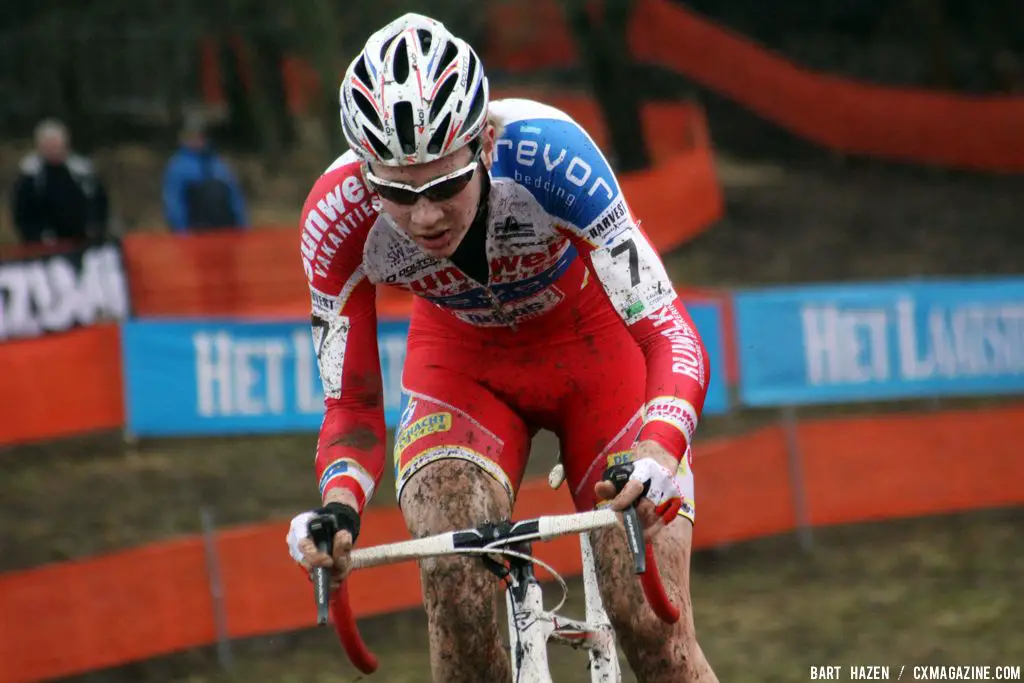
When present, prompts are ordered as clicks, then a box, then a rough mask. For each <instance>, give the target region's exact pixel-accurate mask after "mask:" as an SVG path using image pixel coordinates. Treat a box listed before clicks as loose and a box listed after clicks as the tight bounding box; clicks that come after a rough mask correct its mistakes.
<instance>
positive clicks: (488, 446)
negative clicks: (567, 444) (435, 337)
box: [394, 356, 530, 507]
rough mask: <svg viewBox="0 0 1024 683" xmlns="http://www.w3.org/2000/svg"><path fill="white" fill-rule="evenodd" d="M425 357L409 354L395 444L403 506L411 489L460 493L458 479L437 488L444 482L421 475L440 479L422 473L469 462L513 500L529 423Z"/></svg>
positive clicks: (523, 462)
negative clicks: (429, 361)
mask: <svg viewBox="0 0 1024 683" xmlns="http://www.w3.org/2000/svg"><path fill="white" fill-rule="evenodd" d="M425 360H426V359H418V358H416V357H415V356H410V358H409V360H407V363H406V372H405V376H404V378H403V383H404V385H405V387H404V389H403V393H402V412H401V418H400V422H399V426H398V430H397V434H396V437H395V446H394V464H395V486H396V489H397V493H398V500H399V505H400V506H403V507H405V506H406V505H407V503H408V500H407V499H408V496H407V495H406V494H407V493H408V492H409V491H410V489H413V488H414V489H415V492H416V493H415V495H416V497H418V498H419V497H423V496H429V497H433V492H435V491H436V492H437V495H444V496H446V497H448V498H447V500H450V497H451V496H452V495H453V494H454V495H457V496H458V497H460V498H461V495H459V494H460V493H461V491H460V490H459V489H457V488H455V485H456V484H457V482H450V483H448V484H446V485H444V486H441V487H440V488H438V486H440V484H438V485H436V486H435V484H434V482H433V481H431V482H426V481H420V482H417V480H418V479H423V478H424V477H426V478H428V479H430V480H434V479H438V477H436V475H429V474H428V475H424V473H426V472H428V471H434V472H438V471H441V470H448V471H451V472H455V471H465V469H466V466H467V465H472V466H473V469H475V470H479V471H480V472H481V473H483V474H486V475H487V476H486V478H487V479H490V480H491V481H492V482H493V483H494V486H493V487H492V486H487V488H488V489H490V488H495V490H499V491H502V492H503V493H504V496H505V498H507V501H503V502H508V503H509V504H510V503H511V501H512V500H513V499H514V497H515V493H516V491H518V489H519V483H520V481H521V480H522V476H523V470H524V468H525V466H526V458H527V456H528V453H529V446H530V437H529V433H528V430H527V427H526V424H525V423H524V422H523V420H522V419H521V418H520V417H519V416H518V415H516V414H515V413H514V412H513V411H512V410H511V409H510V408H509V407H508V406H506V405H505V404H504V403H502V402H501V401H500V400H498V399H497V398H496V397H495V396H494V395H493V394H492V393H491V392H490V391H488V390H487V389H486V388H485V387H483V386H481V385H480V384H478V383H476V382H474V381H472V380H471V379H469V378H467V377H465V376H463V375H460V374H458V373H456V372H453V371H451V370H449V369H446V368H444V367H441V366H438V365H436V364H430V363H428V362H423V361H425ZM457 463H462V464H463V466H461V467H459V466H456V464H457ZM438 465H445V466H443V467H440V468H439V467H437V466H438ZM467 476H469V477H470V478H474V475H467ZM441 479H443V477H442V478H441ZM413 482H416V485H415V486H412V485H411V484H412V483H413ZM465 483H467V484H468V483H469V482H465ZM479 487H480V484H476V485H475V486H473V488H475V489H479Z"/></svg>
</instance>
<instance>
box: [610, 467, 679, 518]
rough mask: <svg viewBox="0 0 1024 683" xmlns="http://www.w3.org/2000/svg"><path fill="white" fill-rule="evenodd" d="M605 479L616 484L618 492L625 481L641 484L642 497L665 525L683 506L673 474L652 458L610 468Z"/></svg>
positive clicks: (677, 483) (677, 482)
mask: <svg viewBox="0 0 1024 683" xmlns="http://www.w3.org/2000/svg"><path fill="white" fill-rule="evenodd" d="M627 475H628V476H627ZM605 479H609V480H610V481H613V482H616V486H617V488H618V490H620V491H621V490H622V485H624V484H625V481H626V480H629V481H638V482H640V483H641V484H643V486H644V493H643V496H644V497H645V498H647V499H648V500H649V501H651V502H652V503H654V508H655V510H656V511H657V513H658V516H659V517H661V518H662V519H663V520H664V521H665V523H666V524H668V523H669V522H671V521H672V519H673V518H674V517H675V516H676V513H677V512H679V508H680V506H681V505H682V504H683V489H682V486H681V485H680V482H679V479H678V478H677V477H676V475H675V472H672V471H671V470H669V469H668V468H667V467H665V466H664V465H662V464H661V463H659V462H658V461H657V460H655V459H653V458H640V459H639V460H636V461H634V462H630V463H624V464H622V465H615V466H614V467H610V468H608V470H607V471H606V472H605Z"/></svg>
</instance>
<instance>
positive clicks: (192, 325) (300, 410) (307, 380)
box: [121, 320, 409, 436]
mask: <svg viewBox="0 0 1024 683" xmlns="http://www.w3.org/2000/svg"><path fill="white" fill-rule="evenodd" d="M408 332H409V323H408V322H407V321H381V322H380V323H379V325H378V347H379V354H380V359H381V374H382V375H383V384H384V414H385V418H386V420H387V423H388V424H389V425H394V424H396V423H397V422H398V411H399V403H400V400H401V382H402V365H403V363H404V362H405V340H406V336H407V335H408ZM121 338H122V347H123V351H122V353H123V354H124V375H125V383H126V387H125V397H126V398H125V400H126V403H127V406H126V413H127V426H128V429H129V431H130V432H131V433H133V434H136V435H138V436H183V435H221V434H256V433H278V432H293V431H317V430H318V429H319V428H320V421H321V419H322V418H323V411H324V406H323V400H324V394H323V387H322V384H321V382H320V373H319V371H318V370H317V366H316V355H315V354H314V352H313V341H312V336H311V333H310V328H309V324H308V323H303V322H295V323H255V322H217V321H207V320H202V321H161V320H133V321H130V322H127V323H125V324H124V326H123V328H122V337H121Z"/></svg>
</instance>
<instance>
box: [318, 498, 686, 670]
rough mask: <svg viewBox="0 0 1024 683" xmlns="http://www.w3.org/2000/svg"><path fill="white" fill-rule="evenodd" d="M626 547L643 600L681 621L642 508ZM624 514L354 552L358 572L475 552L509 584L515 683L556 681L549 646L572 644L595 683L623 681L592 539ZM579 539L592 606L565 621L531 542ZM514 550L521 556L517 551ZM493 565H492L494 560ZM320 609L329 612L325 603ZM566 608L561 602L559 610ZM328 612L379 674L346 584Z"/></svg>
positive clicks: (359, 659)
mask: <svg viewBox="0 0 1024 683" xmlns="http://www.w3.org/2000/svg"><path fill="white" fill-rule="evenodd" d="M622 515H623V516H622V519H623V521H624V523H625V528H626V536H627V540H628V541H629V542H628V543H627V545H628V547H629V548H630V550H631V552H632V553H633V558H634V564H635V568H636V572H637V573H638V574H640V584H641V586H642V588H643V592H644V595H645V597H646V598H647V601H648V603H649V604H650V606H651V608H652V609H653V610H654V612H655V614H657V615H658V617H659V618H661V619H662V621H664V622H666V623H669V624H672V623H675V622H676V621H677V620H678V619H679V610H678V609H677V608H676V607H675V605H673V604H672V603H671V601H670V600H669V599H668V595H667V594H666V593H665V589H664V587H663V586H662V584H661V579H660V577H659V576H658V568H657V565H656V564H655V560H654V553H653V546H651V545H650V544H646V543H644V540H643V530H642V529H641V528H640V523H639V520H638V518H637V516H636V510H635V509H634V508H629V509H627V510H626V511H625V512H623V513H622ZM617 520H618V514H617V513H615V512H614V511H612V510H611V509H610V508H605V509H603V510H595V511H590V512H578V513H576V514H570V515H550V516H546V517H538V518H536V519H529V520H523V521H519V522H515V523H513V522H506V523H502V524H498V525H494V524H486V525H483V526H480V527H477V528H476V529H466V530H463V531H455V532H449V533H444V534H438V535H436V536H428V537H426V538H420V539H415V540H411V541H402V542H399V543H390V544H386V545H380V546H376V547H371V548H362V549H357V550H355V551H353V552H352V555H351V560H352V567H353V569H361V568H366V567H373V566H377V565H383V564H393V563H396V562H405V561H409V560H419V559H423V558H427V557H442V556H448V555H457V554H475V555H480V556H481V557H483V558H485V564H488V566H489V567H490V568H491V569H492V571H495V570H496V569H498V571H496V573H498V574H499V575H502V576H504V578H505V579H506V582H507V590H506V605H507V606H508V627H509V636H510V643H509V645H510V648H511V651H512V652H511V654H512V671H513V681H514V682H515V683H552V680H551V672H550V670H549V669H548V662H547V643H548V641H552V642H556V643H562V644H566V645H570V646H572V647H575V648H577V649H579V648H584V649H586V650H587V651H588V653H589V656H590V662H591V667H590V669H591V681H592V682H593V683H617V682H619V681H621V672H620V670H619V660H618V652H617V650H616V648H615V635H614V632H613V630H612V626H611V623H610V622H609V620H608V616H607V614H606V613H605V610H604V605H603V602H602V600H601V595H600V591H599V590H598V577H597V567H596V563H595V561H594V551H593V548H592V546H591V543H590V536H589V533H590V532H591V531H594V530H596V529H600V528H605V527H609V526H613V525H615V524H617ZM570 533H577V534H579V537H580V548H581V551H582V553H583V588H584V597H585V600H586V617H585V620H584V621H576V620H574V619H567V618H565V617H562V616H560V615H559V614H557V609H558V608H556V610H555V611H552V612H547V611H545V610H544V607H543V603H542V601H541V598H542V591H541V586H540V583H539V582H538V581H537V579H536V577H535V576H534V572H533V565H534V564H538V565H540V566H542V567H544V568H545V569H546V570H548V571H549V572H550V573H551V574H552V575H553V576H554V577H555V578H556V579H557V580H558V581H559V583H561V584H562V587H563V589H564V588H565V582H564V581H563V580H562V578H561V577H560V576H559V575H558V573H557V572H555V570H554V569H552V568H551V567H550V566H548V565H547V564H545V563H544V562H543V561H541V560H539V559H538V558H536V557H533V556H532V555H529V554H527V553H524V552H522V551H521V550H520V548H523V547H525V548H526V550H527V551H529V544H530V542H532V541H537V540H539V541H546V540H550V539H552V538H556V537H558V536H564V535H567V534H570ZM513 548H516V550H513ZM492 555H504V556H505V557H509V558H511V559H510V561H509V566H508V568H507V570H506V571H501V570H504V569H505V567H504V565H502V564H500V563H498V562H496V561H494V560H493V559H491V558H490V556H492ZM488 560H489V562H488ZM319 606H323V603H320V605H319ZM559 607H561V604H560V605H559ZM330 613H331V617H332V618H333V621H334V627H335V630H336V631H337V633H338V637H339V639H340V640H341V644H342V646H343V647H344V649H345V652H346V654H347V655H348V657H349V660H350V661H351V662H352V663H353V664H354V665H355V667H356V668H357V669H359V670H360V671H361V672H363V673H365V674H370V673H373V672H374V671H376V670H377V659H376V657H374V656H373V655H372V654H371V653H370V651H369V650H368V649H367V648H366V645H365V644H364V643H363V640H362V638H361V637H360V636H359V631H358V628H357V627H356V622H355V618H354V615H353V613H352V609H351V605H350V603H349V596H348V585H347V583H342V585H341V588H340V589H339V590H338V591H337V593H336V594H335V596H334V598H333V599H332V600H331V602H330Z"/></svg>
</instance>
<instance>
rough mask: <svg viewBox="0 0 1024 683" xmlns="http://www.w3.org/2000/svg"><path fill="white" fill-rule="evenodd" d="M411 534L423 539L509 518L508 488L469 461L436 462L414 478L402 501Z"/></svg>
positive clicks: (408, 484) (403, 493) (403, 511)
mask: <svg viewBox="0 0 1024 683" xmlns="http://www.w3.org/2000/svg"><path fill="white" fill-rule="evenodd" d="M399 503H400V506H401V508H402V513H403V515H404V516H405V522H406V526H408V528H409V532H410V533H411V534H412V535H413V536H415V537H417V538H420V537H422V536H428V535H431V534H439V533H444V532H446V531H455V530H458V529H465V528H468V527H474V526H477V525H479V524H482V523H484V522H488V521H497V520H499V519H508V517H509V515H510V514H511V508H512V505H511V501H510V500H509V498H508V494H507V493H506V492H505V490H504V488H502V486H501V485H499V484H498V483H497V482H496V481H495V480H494V479H493V478H492V477H491V476H490V475H488V474H487V473H486V472H484V471H483V470H482V469H481V468H480V467H478V466H476V465H475V464H473V463H471V462H468V461H466V460H458V459H446V460H438V461H436V462H432V463H430V464H429V465H427V466H426V467H424V468H423V469H422V470H421V471H419V472H417V473H416V475H415V476H413V477H412V478H411V479H410V480H409V481H408V483H407V484H406V485H405V487H404V488H403V490H402V495H401V499H400V501H399Z"/></svg>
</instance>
